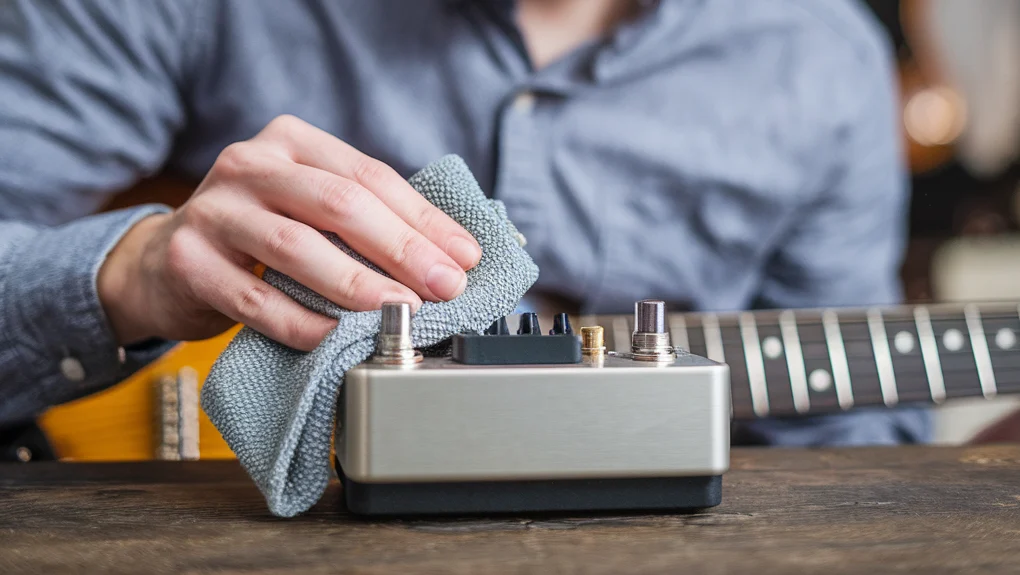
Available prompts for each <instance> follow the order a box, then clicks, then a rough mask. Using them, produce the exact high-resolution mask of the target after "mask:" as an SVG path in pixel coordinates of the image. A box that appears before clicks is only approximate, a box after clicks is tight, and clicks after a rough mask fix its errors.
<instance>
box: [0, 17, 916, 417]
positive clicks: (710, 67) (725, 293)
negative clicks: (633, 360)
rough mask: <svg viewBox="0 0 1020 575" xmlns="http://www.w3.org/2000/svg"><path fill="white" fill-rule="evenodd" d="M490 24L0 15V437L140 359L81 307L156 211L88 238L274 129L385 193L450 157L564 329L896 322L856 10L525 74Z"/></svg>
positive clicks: (891, 207)
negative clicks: (119, 248)
mask: <svg viewBox="0 0 1020 575" xmlns="http://www.w3.org/2000/svg"><path fill="white" fill-rule="evenodd" d="M513 11H514V3H513V2H508V1H505V0H503V1H497V0H475V1H466V0H417V1H408V0H373V1H371V2H365V1H363V0H294V1H290V2H278V1H277V0H163V1H160V0H91V1H89V0H53V1H48V2H37V1H36V0H7V1H6V2H3V3H0V216H2V221H0V422H2V421H13V420H16V419H19V418H24V417H30V416H32V415H35V414H36V413H38V412H39V411H41V410H42V409H44V408H45V407H46V406H48V405H52V404H55V403H58V402H62V401H67V400H69V399H72V398H74V397H77V396H80V395H82V394H85V393H88V392H91V391H94V390H97V389H101V388H103V387H105V386H108V385H110V384H112V383H114V382H115V381H117V380H118V379H120V378H123V377H124V376H125V375H126V374H128V373H130V372H131V371H133V370H135V369H137V368H138V367H139V366H141V365H143V364H144V363H145V362H147V361H150V360H151V359H152V357H154V356H155V355H156V354H158V353H160V352H161V351H163V350H164V349H165V348H166V344H165V343H154V344H151V345H146V346H142V347H141V348H138V349H129V350H126V353H123V352H120V351H119V350H118V347H117V344H116V342H115V341H114V338H113V336H112V335H111V332H110V329H109V326H108V325H107V322H106V320H105V317H104V315H103V311H102V308H101V306H100V305H99V302H98V298H97V296H96V292H95V275H96V272H97V270H98V268H99V266H100V265H101V263H102V260H103V258H104V257H105V255H106V253H107V252H108V251H109V249H110V248H111V246H112V245H114V244H115V243H116V241H117V239H119V237H120V236H121V235H122V234H123V233H124V232H125V231H126V229H127V228H128V227H130V225H132V224H133V223H134V222H135V221H137V220H138V219H139V218H140V217H142V216H144V215H145V214H147V213H151V211H152V210H154V209H159V208H156V207H152V206H146V207H139V208H136V209H133V210H126V211H120V212H114V213H110V214H104V215H100V216H91V217H89V216H88V214H90V213H93V212H94V211H95V210H97V208H99V207H100V206H101V205H102V204H103V203H104V202H105V201H106V200H107V199H108V198H109V196H110V193H111V191H114V190H119V189H124V188H126V187H128V186H130V185H131V184H132V183H134V182H136V181H137V180H138V179H139V178H141V177H144V176H146V175H149V174H152V173H155V172H157V171H159V170H162V169H164V168H169V169H171V170H175V171H177V172H179V173H183V174H184V175H187V176H190V177H193V178H196V179H197V178H200V177H201V176H202V175H203V174H204V173H205V172H206V171H207V170H208V169H209V168H210V166H211V165H212V163H213V162H214V160H215V158H216V157H217V155H218V154H219V152H220V151H221V150H222V149H223V148H224V147H225V146H226V145H228V144H230V143H231V142H234V141H238V140H243V139H247V138H250V137H252V136H253V135H255V134H256V133H257V132H258V131H259V130H260V129H261V128H262V127H264V126H265V124H266V123H268V122H269V121H270V120H271V119H272V118H274V117H276V116H278V115H280V114H293V115H295V116H298V117H300V118H302V119H304V120H306V121H308V122H310V123H312V124H314V125H316V126H318V127H320V128H323V129H325V130H327V131H329V132H331V133H333V134H335V135H336V136H337V137H339V138H341V139H343V140H345V141H347V142H349V143H351V144H352V145H354V146H355V147H357V148H359V149H361V150H362V151H364V152H366V153H368V154H369V155H372V156H374V157H376V158H378V159H380V160H382V161H384V162H386V163H388V164H389V165H391V166H393V167H394V168H395V169H396V170H397V171H399V172H400V173H402V174H404V175H405V176H406V175H410V174H411V173H412V172H414V171H415V170H417V169H418V168H421V167H422V166H424V165H425V164H427V163H428V162H430V161H431V160H434V159H436V158H438V157H440V156H441V155H443V154H447V153H456V154H459V155H460V156H462V157H463V158H464V159H465V160H466V161H467V163H468V164H469V166H470V167H471V169H472V170H473V171H474V173H475V174H476V176H477V177H478V179H479V181H480V182H481V184H482V187H483V189H485V190H486V192H487V193H489V194H491V195H493V196H495V197H498V198H500V199H502V200H503V201H504V202H505V204H506V206H507V210H508V212H509V214H510V216H511V218H512V219H513V220H514V222H515V223H516V224H517V226H518V227H519V228H520V230H521V231H522V232H523V233H524V235H525V236H526V237H527V238H528V241H529V244H528V250H529V252H530V253H531V255H532V256H533V257H534V259H535V261H536V262H537V263H538V264H539V267H540V269H541V276H540V278H539V281H538V283H537V284H536V291H537V292H538V293H541V294H550V295H554V296H557V297H560V298H565V299H568V300H571V301H573V302H576V303H577V305H578V306H579V308H580V310H581V311H584V312H620V311H627V310H628V309H629V308H630V306H631V305H632V302H633V301H634V300H635V299H639V298H645V297H656V298H660V299H666V300H668V301H669V302H671V303H672V304H673V305H674V309H675V308H677V307H680V308H686V309H692V310H731V309H742V308H748V307H753V306H759V307H761V306H768V307H804V306H819V305H857V304H881V303H891V302H895V301H896V300H897V299H898V298H899V291H898V280H897V269H898V265H899V261H900V257H901V249H902V244H903V239H904V233H905V205H906V199H907V190H906V187H905V177H904V172H903V168H902V163H901V150H900V143H899V130H898V124H897V111H896V105H897V99H896V94H895V88H894V79H893V70H892V68H891V58H890V52H889V48H888V46H886V45H885V44H884V43H883V40H882V38H881V34H880V33H879V32H878V30H877V26H876V25H875V23H874V22H872V21H871V19H870V17H869V16H868V15H867V14H866V12H865V10H864V8H862V7H860V6H858V5H857V4H855V3H854V2H853V1H851V0H830V1H827V2H819V1H818V0H755V1H754V2H748V1H747V0H711V1H709V0H659V1H657V2H654V1H653V2H644V3H643V8H642V11H641V14H640V15H639V16H638V17H637V18H635V19H633V20H632V21H628V22H626V23H624V24H622V25H621V26H619V27H617V29H616V30H614V31H613V33H612V34H610V35H609V36H607V37H605V38H602V39H600V40H598V41H593V42H589V43H587V44H585V45H583V46H581V47H579V48H577V49H576V50H574V51H572V52H571V53H570V54H568V55H566V56H564V57H562V58H560V59H559V60H557V61H555V62H553V63H552V64H550V65H548V66H546V67H544V68H541V69H538V70H536V69H535V68H534V66H533V65H532V63H531V62H530V60H529V58H528V55H527V52H526V50H525V49H524V44H523V42H522V40H521V36H520V33H519V31H518V30H517V28H516V26H515V24H514V18H513ZM893 417H894V418H895V417H898V416H896V415H894V416H893ZM890 433H891V432H890ZM911 433H913V432H911ZM908 435H909V436H910V437H913V435H910V434H908Z"/></svg>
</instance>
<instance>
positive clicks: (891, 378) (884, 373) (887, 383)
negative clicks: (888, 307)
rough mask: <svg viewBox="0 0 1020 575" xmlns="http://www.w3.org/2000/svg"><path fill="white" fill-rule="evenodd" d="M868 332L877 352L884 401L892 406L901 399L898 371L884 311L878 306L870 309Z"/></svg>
mask: <svg viewBox="0 0 1020 575" xmlns="http://www.w3.org/2000/svg"><path fill="white" fill-rule="evenodd" d="M868 333H870V334H871V348H872V350H874V352H875V365H876V366H877V367H878V385H879V387H880V388H881V389H882V398H883V402H884V403H885V404H886V405H887V406H889V407H892V406H894V405H896V402H897V401H899V397H898V395H897V392H896V372H895V371H893V364H892V355H891V354H890V353H889V340H888V339H887V336H886V333H885V322H884V321H883V320H882V312H880V311H879V310H878V309H877V308H872V309H869V310H868Z"/></svg>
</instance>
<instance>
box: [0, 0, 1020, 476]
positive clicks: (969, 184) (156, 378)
mask: <svg viewBox="0 0 1020 575" xmlns="http://www.w3.org/2000/svg"><path fill="white" fill-rule="evenodd" d="M0 1H2V0H0ZM858 1H860V2H862V3H863V4H865V5H866V6H867V7H869V8H870V9H871V10H872V11H873V12H874V14H875V16H876V17H877V19H878V21H879V22H881V24H882V26H883V27H884V30H885V32H886V33H887V34H888V37H889V40H890V43H891V44H892V45H893V46H894V47H895V52H896V57H897V64H898V65H897V74H898V81H899V86H900V94H901V131H902V137H903V141H904V149H905V150H906V154H905V157H904V162H905V163H906V164H907V166H908V167H909V173H910V178H911V180H912V189H913V195H912V203H911V209H910V240H909V243H908V249H907V252H906V255H905V258H904V262H903V268H902V279H903V288H904V293H905V296H906V299H907V301H908V302H912V303H916V302H928V301H950V302H951V301H981V300H1000V301H1017V302H1020V0H899V1H897V0H858ZM192 189H193V188H192V187H180V186H170V187H165V186H163V185H162V184H161V183H160V182H158V181H157V182H150V183H149V185H146V186H139V187H138V189H136V190H134V191H135V192H137V193H135V194H134V195H132V194H124V195H122V196H121V197H119V198H117V199H116V200H115V201H114V202H113V203H112V204H111V205H110V206H108V207H109V208H114V207H121V206H123V205H129V204H135V203H140V202H149V201H160V202H164V203H169V204H171V205H174V204H179V203H181V202H182V201H183V199H184V198H186V197H187V196H188V195H189V194H190V192H191V190H192ZM235 332H236V329H235V330H231V331H230V332H228V333H227V334H224V335H223V336H220V337H218V338H216V339H215V340H211V341H210V342H204V347H203V345H198V346H194V345H192V346H190V347H189V346H188V345H185V346H179V347H178V348H177V349H176V350H175V351H174V352H173V353H171V354H169V355H168V356H167V357H165V358H164V359H162V360H161V361H160V362H157V364H156V365H154V366H151V367H150V368H147V369H146V370H143V371H142V372H139V373H138V374H137V375H136V376H135V377H134V378H132V380H131V381H129V382H127V383H126V384H123V385H119V386H116V387H114V388H112V389H110V390H108V391H105V392H103V393H100V394H97V395H95V396H92V397H89V398H85V399H82V400H79V401H76V402H73V403H71V404H68V405H64V406H59V407H56V408H54V409H51V410H50V411H49V412H48V413H47V414H46V415H45V416H44V418H43V422H42V423H43V427H44V428H45V430H46V432H47V434H48V435H49V436H51V439H52V440H53V442H54V445H55V447H56V448H57V451H58V453H60V454H62V456H64V457H68V458H74V459H138V458H147V457H151V456H152V454H153V453H154V452H155V453H156V454H157V456H158V457H163V456H162V455H160V453H161V451H160V450H162V449H164V447H165V446H166V445H170V446H171V447H173V446H180V445H183V444H184V443H185V439H187V438H185V437H184V436H183V435H182V434H184V432H180V433H179V430H180V429H183V427H181V425H182V424H180V423H179V422H178V421H177V419H176V418H177V417H178V416H179V414H180V413H182V411H181V410H180V409H179V406H181V405H188V406H190V407H189V411H188V413H190V414H191V415H190V416H189V417H190V418H191V419H190V421H191V422H192V424H189V425H190V427H188V429H190V430H191V431H189V432H188V434H189V435H191V434H192V432H193V436H192V437H191V438H190V440H189V441H192V442H193V443H194V450H195V451H196V453H197V451H199V444H200V451H201V457H202V458H219V457H231V456H232V453H231V452H230V450H229V448H227V446H226V444H225V443H224V442H223V440H222V439H221V438H220V437H219V435H218V433H217V432H216V430H215V429H214V428H213V426H212V424H211V423H210V422H209V421H208V419H207V418H206V417H205V416H204V415H203V414H201V413H200V411H199V410H198V406H197V394H196V393H195V389H196V388H197V386H198V385H199V382H201V381H202V380H203V379H204V378H205V376H206V374H207V373H208V370H209V367H210V366H211V364H212V362H213V360H214V359H215V357H216V356H217V354H218V352H219V351H220V350H222V348H223V347H224V346H225V345H226V343H227V341H229V339H230V338H231V337H232V336H233V334H234V333H235ZM153 382H155V383H156V386H155V387H156V395H155V396H153V394H152V389H153V386H152V383H153ZM184 390H187V392H186V393H185V391H184ZM139 406H142V407H139ZM1017 409H1020V400H1018V399H1012V398H1000V399H995V400H993V401H986V400H984V399H976V400H974V401H971V402H968V401H963V400H960V401H954V402H951V403H950V404H949V405H946V406H943V407H939V408H938V409H937V418H936V440H937V441H938V442H940V443H962V442H965V441H967V440H969V439H971V438H972V437H973V436H974V435H975V433H977V432H978V431H979V430H981V429H983V428H985V427H986V426H988V425H989V424H991V423H993V422H996V421H999V420H1001V419H1002V418H1003V417H1004V416H1005V415H1006V414H1008V413H1010V412H1012V411H1015V410H1017ZM154 421H155V424H156V425H155V427H156V433H155V435H153V434H152V428H153V422H154ZM1015 421H1017V422H1018V423H1017V426H1018V427H1017V428H1018V429H1020V417H1018V418H1017V419H1016V420H1015ZM82 437H88V438H91V439H92V441H89V442H83V441H80V439H81V438H82ZM125 445H127V446H128V447H125ZM169 451H170V452H175V453H176V452H177V451H179V450H178V449H177V448H176V447H173V449H170V450H169ZM177 455H178V456H179V455H180V454H179V453H178V454H177Z"/></svg>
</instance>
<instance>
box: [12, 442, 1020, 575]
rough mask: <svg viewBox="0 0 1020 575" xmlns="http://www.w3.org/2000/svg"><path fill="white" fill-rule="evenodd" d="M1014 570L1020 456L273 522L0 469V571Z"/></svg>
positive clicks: (775, 467) (112, 483)
mask: <svg viewBox="0 0 1020 575" xmlns="http://www.w3.org/2000/svg"><path fill="white" fill-rule="evenodd" d="M19 571H39V572H45V573H60V572H73V571H104V572H123V573H129V572H130V573H134V572H145V573H170V572H179V571H186V572H201V571H216V572H218V573H251V572H257V573H285V572H303V573H327V572H328V573H336V572H351V573H409V572H419V571H428V572H452V573H471V574H475V573H524V572H540V573H582V572H583V573H680V572H684V573H724V572H737V573H754V574H756V575H759V574H760V575H764V574H768V573H791V572H805V573H824V574H826V575H834V574H837V573H867V574H869V575H875V574H878V573H889V572H904V571H917V572H921V573H926V574H930V573H949V572H975V573H1018V572H1020V445H1014V446H988V447H974V448H922V447H913V448H868V449H844V450H835V449H824V450H778V449H776V450H764V449H762V450H752V449H740V450H734V452H733V457H732V470H731V471H730V472H729V473H728V474H727V475H726V476H725V488H724V495H723V504H722V505H721V506H720V507H717V508H715V509H712V510H710V511H707V512H704V513H699V514H692V515H664V514H663V515H655V514H651V515H650V514H636V515H592V516H584V515H581V516H578V515H573V516H554V517H497V518H493V517H485V518H461V519H445V520H437V519H428V520H425V519H422V520H384V521H369V520H363V519H358V518H355V517H352V516H349V515H347V514H346V513H345V512H344V511H343V510H342V504H341V490H340V488H339V486H338V485H337V484H335V483H334V484H333V485H331V486H330V488H329V490H328V491H327V493H326V495H325V497H324V498H323V500H322V501H321V502H320V503H319V505H317V506H316V507H315V508H314V509H313V510H312V511H310V512H309V513H307V514H305V515H303V516H301V517H298V518H296V519H277V518H274V517H272V516H270V515H269V514H268V512H267V511H266V508H265V504H264V502H263V500H262V498H261V496H260V495H259V493H258V492H257V491H256V489H255V487H254V486H253V485H252V484H251V483H250V482H249V480H248V478H247V477H246V476H245V474H244V472H243V471H242V470H241V469H240V468H239V467H238V466H237V464H236V463H233V462H226V461H223V462H194V463H130V464H71V463H37V464H27V465H14V464H7V465H5V466H0V573H8V572H19Z"/></svg>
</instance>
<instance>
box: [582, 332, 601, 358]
mask: <svg viewBox="0 0 1020 575" xmlns="http://www.w3.org/2000/svg"><path fill="white" fill-rule="evenodd" d="M581 354H582V355H584V356H586V357H601V356H603V355H605V354H606V334H605V330H603V329H602V326H600V325H595V326H585V327H582V328H581Z"/></svg>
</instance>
